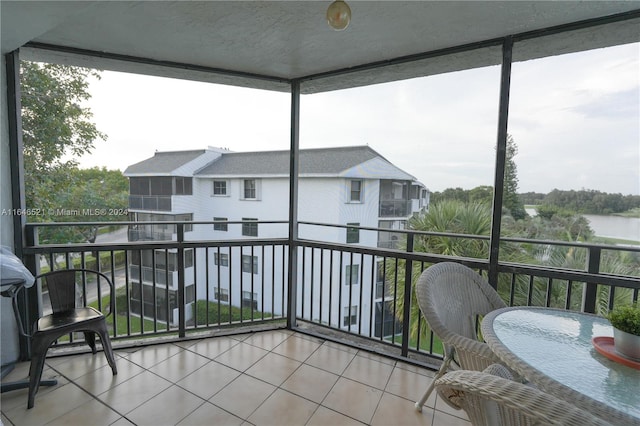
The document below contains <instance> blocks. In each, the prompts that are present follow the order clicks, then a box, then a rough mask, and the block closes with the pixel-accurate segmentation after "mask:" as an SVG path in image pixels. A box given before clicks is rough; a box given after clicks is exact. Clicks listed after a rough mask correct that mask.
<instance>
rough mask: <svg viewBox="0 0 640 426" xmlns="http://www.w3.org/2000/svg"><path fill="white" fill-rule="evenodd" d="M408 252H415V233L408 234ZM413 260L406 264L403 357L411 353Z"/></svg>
mask: <svg viewBox="0 0 640 426" xmlns="http://www.w3.org/2000/svg"><path fill="white" fill-rule="evenodd" d="M407 253H413V234H412V233H409V234H407ZM412 272H413V262H412V261H411V259H407V261H406V262H405V265H404V309H403V311H402V349H401V351H402V352H401V353H402V356H403V357H407V356H408V355H409V330H410V329H411V294H412V293H413V286H412V281H413V280H412V276H413V274H412Z"/></svg>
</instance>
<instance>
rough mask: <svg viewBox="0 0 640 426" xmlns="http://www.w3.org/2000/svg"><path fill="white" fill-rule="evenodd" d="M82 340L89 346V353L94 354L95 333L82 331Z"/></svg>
mask: <svg viewBox="0 0 640 426" xmlns="http://www.w3.org/2000/svg"><path fill="white" fill-rule="evenodd" d="M84 340H85V342H87V344H88V345H89V347H90V348H91V353H93V354H94V355H95V354H96V352H97V350H96V334H95V333H94V332H92V331H85V332H84Z"/></svg>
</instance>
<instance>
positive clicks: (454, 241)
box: [385, 200, 491, 341]
mask: <svg viewBox="0 0 640 426" xmlns="http://www.w3.org/2000/svg"><path fill="white" fill-rule="evenodd" d="M407 228H408V229H410V230H414V231H430V232H448V233H457V234H465V235H482V236H488V235H489V234H490V231H491V206H490V205H489V204H487V203H464V202H461V201H457V200H445V201H441V202H439V203H437V204H433V205H431V206H430V207H429V211H428V212H427V213H424V214H422V215H419V216H416V217H412V218H411V219H409V222H408V224H407ZM401 249H406V241H405V242H404V246H403V247H401ZM414 251H416V252H422V253H437V254H445V255H450V256H458V257H471V258H477V259H486V258H487V257H488V256H489V241H488V240H486V239H470V238H452V237H449V236H444V235H442V236H441V235H417V236H416V237H415V239H414ZM405 265H406V262H405V261H404V260H400V261H399V262H397V263H390V264H389V266H388V268H387V270H386V271H385V276H386V281H387V282H394V281H395V282H397V286H395V285H394V286H391V287H390V288H391V289H392V293H393V292H394V291H395V297H394V299H395V303H396V317H397V318H398V319H400V320H402V317H403V314H404V308H405V307H404V292H405V280H404V270H405ZM422 270H423V265H420V264H417V263H415V262H414V263H413V268H412V277H411V282H412V285H411V287H410V289H411V309H410V314H409V316H410V324H409V327H410V330H409V332H410V335H411V337H412V338H414V339H415V338H417V337H418V335H420V340H421V341H428V340H424V339H425V338H426V336H427V333H428V331H429V330H428V325H427V324H426V322H425V321H419V318H420V315H421V313H420V309H419V307H418V303H417V300H416V296H415V291H413V285H415V282H416V281H417V279H418V277H419V276H420V274H421V273H422ZM396 271H397V273H396ZM394 289H395V290H394ZM418 324H420V330H418Z"/></svg>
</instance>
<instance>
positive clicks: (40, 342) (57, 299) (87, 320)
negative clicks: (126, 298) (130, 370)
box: [13, 269, 118, 408]
mask: <svg viewBox="0 0 640 426" xmlns="http://www.w3.org/2000/svg"><path fill="white" fill-rule="evenodd" d="M91 274H93V275H95V278H96V280H97V282H99V281H104V282H106V283H107V284H108V285H109V287H110V290H111V297H110V303H109V312H108V313H107V315H106V316H105V315H104V314H103V313H102V312H100V311H98V310H97V309H94V308H92V307H90V306H83V305H84V304H83V303H77V297H76V282H82V280H85V282H86V279H87V277H88V276H89V275H91ZM36 280H41V282H42V284H43V285H44V284H45V283H46V285H47V288H48V292H49V299H50V300H51V308H52V310H53V313H52V314H50V315H45V316H42V317H41V318H39V319H38V321H37V322H36V323H35V324H34V325H33V328H32V330H33V331H32V332H31V334H28V333H27V332H26V331H25V329H24V326H23V324H22V322H21V321H19V324H18V326H19V327H18V328H19V330H20V333H21V334H22V335H24V336H26V337H29V338H30V339H31V366H30V369H29V401H28V404H27V408H32V407H33V403H34V399H35V396H36V393H37V392H38V388H39V386H40V378H41V376H42V370H43V369H44V362H45V358H46V356H47V351H48V350H49V347H50V346H51V345H52V344H53V343H54V342H55V341H56V340H58V339H59V338H60V337H62V336H65V335H67V334H70V333H73V332H83V333H84V338H85V341H86V342H87V344H88V345H89V347H90V348H91V352H92V353H93V354H94V355H95V353H96V352H97V351H96V338H95V335H96V334H98V335H99V336H100V341H101V342H102V348H103V350H104V354H105V356H106V357H107V361H108V362H109V365H110V366H111V371H112V372H113V375H116V374H118V370H117V368H116V360H115V356H114V354H113V349H112V347H111V340H110V338H109V333H108V331H107V322H106V317H107V316H109V315H111V314H112V313H113V312H114V310H115V288H114V285H113V283H112V282H111V280H110V279H109V277H107V276H106V275H105V274H103V273H102V272H98V271H94V270H91V269H61V270H57V271H52V272H47V273H45V274H41V275H38V276H37V277H36ZM16 296H17V293H16V295H14V298H13V300H14V304H15V303H16V298H15V297H16ZM98 297H101V295H100V293H99V292H98ZM79 305H80V306H79ZM15 307H16V306H15V305H14V308H15Z"/></svg>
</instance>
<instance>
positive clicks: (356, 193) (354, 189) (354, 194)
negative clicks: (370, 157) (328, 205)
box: [349, 180, 362, 203]
mask: <svg viewBox="0 0 640 426" xmlns="http://www.w3.org/2000/svg"><path fill="white" fill-rule="evenodd" d="M349 191H350V192H349V201H350V202H352V203H361V202H362V181H361V180H350V181H349Z"/></svg>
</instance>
